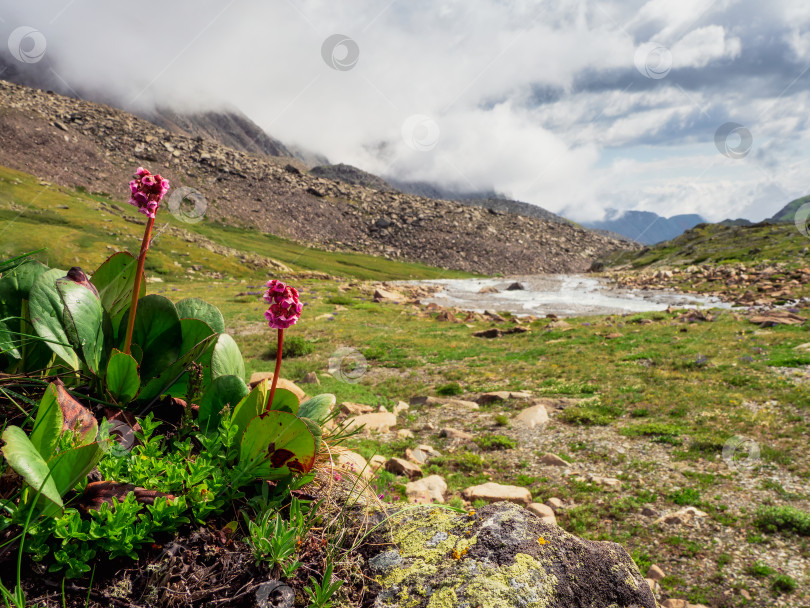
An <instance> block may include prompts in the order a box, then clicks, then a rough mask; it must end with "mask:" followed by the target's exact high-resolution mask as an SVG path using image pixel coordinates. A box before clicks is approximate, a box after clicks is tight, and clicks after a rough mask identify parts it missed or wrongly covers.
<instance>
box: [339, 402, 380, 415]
mask: <svg viewBox="0 0 810 608" xmlns="http://www.w3.org/2000/svg"><path fill="white" fill-rule="evenodd" d="M340 411H341V413H343V414H347V415H348V416H359V415H360V414H370V413H371V412H373V411H374V408H373V407H371V406H370V405H365V404H364V403H351V402H349V401H344V402H343V403H341V404H340Z"/></svg>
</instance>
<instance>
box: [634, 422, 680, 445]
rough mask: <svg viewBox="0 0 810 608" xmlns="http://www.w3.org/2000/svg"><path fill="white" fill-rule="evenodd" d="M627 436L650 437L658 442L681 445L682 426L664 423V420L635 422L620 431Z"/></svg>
mask: <svg viewBox="0 0 810 608" xmlns="http://www.w3.org/2000/svg"><path fill="white" fill-rule="evenodd" d="M619 432H620V433H621V434H622V435H624V436H625V437H641V436H644V437H650V438H651V439H652V440H653V441H655V442H657V443H669V444H672V445H680V443H681V440H680V439H679V436H680V434H681V432H682V431H681V429H680V427H677V426H674V425H671V424H664V423H662V422H645V423H642V424H635V425H633V426H628V427H625V428H623V429H622V430H621V431H619Z"/></svg>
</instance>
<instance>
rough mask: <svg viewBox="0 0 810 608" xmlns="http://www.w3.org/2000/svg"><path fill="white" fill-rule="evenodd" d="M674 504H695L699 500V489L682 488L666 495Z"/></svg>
mask: <svg viewBox="0 0 810 608" xmlns="http://www.w3.org/2000/svg"><path fill="white" fill-rule="evenodd" d="M667 498H669V499H670V500H671V501H672V502H674V503H675V504H676V505H696V504H698V503H699V502H700V491H699V490H695V489H694V488H684V489H682V490H677V491H675V492H670V493H669V494H668V495H667Z"/></svg>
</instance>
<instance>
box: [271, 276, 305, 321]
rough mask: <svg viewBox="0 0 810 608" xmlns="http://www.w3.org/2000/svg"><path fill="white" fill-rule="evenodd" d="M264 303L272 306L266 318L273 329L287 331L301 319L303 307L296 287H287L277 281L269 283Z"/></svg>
mask: <svg viewBox="0 0 810 608" xmlns="http://www.w3.org/2000/svg"><path fill="white" fill-rule="evenodd" d="M264 301H265V302H267V303H268V304H270V308H268V309H267V312H265V313H264V317H265V319H267V323H268V324H269V325H270V327H271V328H273V329H287V328H288V327H290V326H292V325H295V323H296V321H298V319H299V318H300V317H301V309H302V308H303V305H302V304H301V302H299V301H298V291H296V289H295V287H290V286H289V285H285V284H284V283H282V282H281V281H277V280H276V279H273V280H272V281H268V282H267V291H266V292H264Z"/></svg>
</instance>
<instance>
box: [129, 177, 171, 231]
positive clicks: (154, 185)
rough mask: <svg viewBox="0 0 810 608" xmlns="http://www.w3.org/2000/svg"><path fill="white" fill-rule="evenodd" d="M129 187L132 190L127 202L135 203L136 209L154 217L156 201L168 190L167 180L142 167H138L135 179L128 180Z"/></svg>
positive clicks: (158, 201) (156, 206)
mask: <svg viewBox="0 0 810 608" xmlns="http://www.w3.org/2000/svg"><path fill="white" fill-rule="evenodd" d="M129 189H130V190H131V191H132V196H131V198H130V199H129V204H130V205H135V206H136V207H137V208H138V211H140V212H141V213H143V214H144V215H146V216H148V217H151V218H152V219H154V217H155V212H156V211H157V208H158V203H160V201H161V199H162V198H163V195H165V194H166V192H168V191H169V180H167V179H163V178H162V177H161V176H160V175H157V174H156V175H152V174H151V173H150V172H149V171H148V170H146V169H144V168H143V167H138V170H137V171H136V172H135V179H133V180H132V181H131V182H129Z"/></svg>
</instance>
